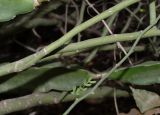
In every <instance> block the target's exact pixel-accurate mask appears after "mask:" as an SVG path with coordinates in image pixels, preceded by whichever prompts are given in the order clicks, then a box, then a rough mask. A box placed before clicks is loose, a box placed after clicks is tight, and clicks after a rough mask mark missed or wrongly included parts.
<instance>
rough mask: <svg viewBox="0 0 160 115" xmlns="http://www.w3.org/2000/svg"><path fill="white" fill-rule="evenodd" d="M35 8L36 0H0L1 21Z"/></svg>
mask: <svg viewBox="0 0 160 115" xmlns="http://www.w3.org/2000/svg"><path fill="white" fill-rule="evenodd" d="M33 9H34V0H0V22H3V21H8V20H11V19H13V18H14V17H15V16H16V15H18V14H24V13H28V12H30V11H32V10H33Z"/></svg>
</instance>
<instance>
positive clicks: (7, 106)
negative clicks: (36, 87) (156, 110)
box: [0, 87, 128, 115]
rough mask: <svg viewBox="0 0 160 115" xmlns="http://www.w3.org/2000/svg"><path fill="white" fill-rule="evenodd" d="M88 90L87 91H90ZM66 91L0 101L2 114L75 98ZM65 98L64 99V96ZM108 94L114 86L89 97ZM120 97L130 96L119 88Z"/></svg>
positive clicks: (100, 89)
mask: <svg viewBox="0 0 160 115" xmlns="http://www.w3.org/2000/svg"><path fill="white" fill-rule="evenodd" d="M88 91H89V90H87V91H86V92H88ZM65 94H66V93H65V92H64V93H59V92H50V93H34V94H31V95H27V96H24V97H19V98H14V99H7V100H3V101H1V102H0V114H1V115H3V114H8V113H12V112H16V111H20V110H25V109H28V108H31V107H35V106H39V105H48V104H57V103H60V102H61V101H62V102H66V101H71V100H75V99H76V96H75V95H71V94H69V95H67V96H65ZM64 96H65V98H64V99H63V100H62V98H63V97H64ZM106 96H113V88H109V87H101V88H99V89H97V90H96V91H95V94H94V95H91V96H90V97H88V98H89V99H95V98H103V97H106ZM117 96H118V97H122V96H123V97H124V96H128V93H127V92H126V91H122V90H117Z"/></svg>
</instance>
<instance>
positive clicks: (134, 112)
mask: <svg viewBox="0 0 160 115" xmlns="http://www.w3.org/2000/svg"><path fill="white" fill-rule="evenodd" d="M119 115H142V114H141V113H140V112H139V111H138V110H137V109H135V108H133V109H131V110H130V112H129V113H120V114H119ZM147 115H148V114H147Z"/></svg>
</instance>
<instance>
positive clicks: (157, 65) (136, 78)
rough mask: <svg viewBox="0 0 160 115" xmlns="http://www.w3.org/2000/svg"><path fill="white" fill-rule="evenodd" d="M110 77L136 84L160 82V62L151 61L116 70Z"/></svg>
mask: <svg viewBox="0 0 160 115" xmlns="http://www.w3.org/2000/svg"><path fill="white" fill-rule="evenodd" d="M109 79H112V80H120V81H122V82H125V83H131V84H136V85H151V84H155V83H160V62H157V61H155V62H154V61H150V62H145V63H143V64H140V65H136V66H133V67H126V68H121V69H117V70H116V71H114V72H113V73H112V74H111V76H110V77H109Z"/></svg>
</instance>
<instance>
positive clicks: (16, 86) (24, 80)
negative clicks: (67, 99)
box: [0, 66, 91, 93]
mask: <svg viewBox="0 0 160 115" xmlns="http://www.w3.org/2000/svg"><path fill="white" fill-rule="evenodd" d="M89 77H91V73H90V72H88V71H86V70H83V69H67V68H62V67H58V68H52V67H50V66H45V67H32V68H30V69H28V70H25V71H23V72H20V73H18V74H17V75H11V76H8V78H9V79H7V76H6V77H4V78H6V79H5V80H4V78H3V81H5V82H1V84H0V93H3V92H7V91H19V90H21V91H23V90H24V91H31V92H32V91H35V92H48V91H50V90H58V91H71V90H73V88H74V87H77V86H81V85H83V83H84V82H85V81H86V79H88V78H89ZM1 81H2V80H1Z"/></svg>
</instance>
